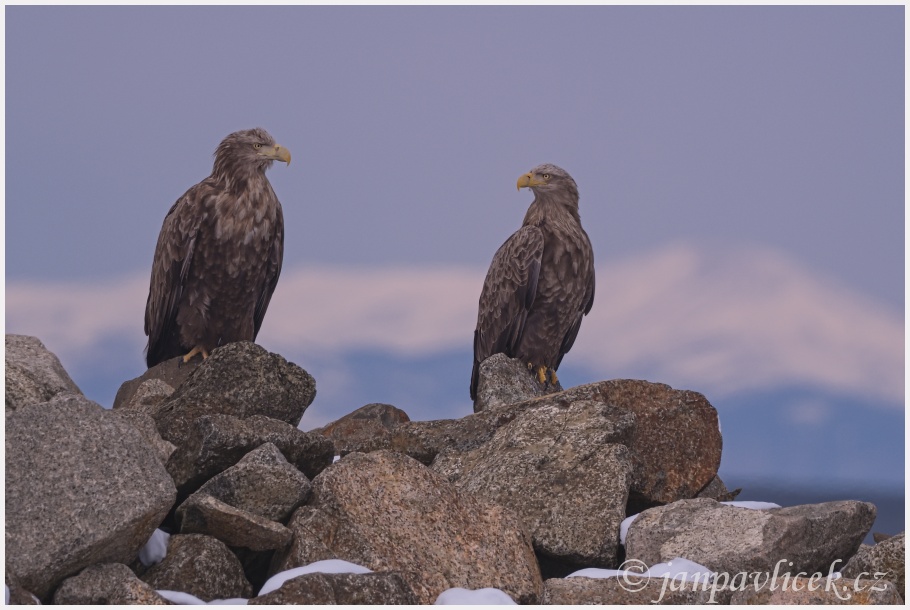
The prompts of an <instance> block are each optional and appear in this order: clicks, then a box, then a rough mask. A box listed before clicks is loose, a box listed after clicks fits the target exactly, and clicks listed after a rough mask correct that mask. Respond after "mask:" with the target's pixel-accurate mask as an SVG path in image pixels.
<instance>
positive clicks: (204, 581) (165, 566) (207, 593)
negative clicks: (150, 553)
mask: <svg viewBox="0 0 910 610" xmlns="http://www.w3.org/2000/svg"><path fill="white" fill-rule="evenodd" d="M142 580H144V581H145V582H147V583H148V584H149V585H151V586H152V587H153V588H154V589H155V590H157V591H181V592H183V593H189V594H191V595H195V596H196V597H198V598H199V599H201V600H203V601H212V600H213V599H231V598H235V597H246V598H249V597H250V595H252V593H253V588H252V586H250V583H249V581H247V579H246V576H245V575H244V573H243V566H241V565H240V561H239V560H238V559H237V557H235V556H234V554H233V553H232V552H231V550H230V549H229V548H228V547H227V546H225V544H224V543H223V542H221V541H220V540H216V539H215V538H212V537H211V536H203V535H201V534H178V535H175V536H171V540H170V544H168V547H167V556H166V557H165V558H164V559H163V560H161V562H160V563H157V564H155V565H154V566H152V567H151V568H150V569H149V570H148V571H147V572H146V573H145V574H144V575H143V576H142Z"/></svg>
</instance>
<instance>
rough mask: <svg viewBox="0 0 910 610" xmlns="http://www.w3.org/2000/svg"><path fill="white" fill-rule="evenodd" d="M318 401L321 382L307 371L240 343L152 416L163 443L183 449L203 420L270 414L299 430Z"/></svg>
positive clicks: (214, 357)
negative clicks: (307, 413)
mask: <svg viewBox="0 0 910 610" xmlns="http://www.w3.org/2000/svg"><path fill="white" fill-rule="evenodd" d="M315 396H316V381H315V380H314V379H313V377H312V376H311V375H310V374H309V373H307V372H306V371H305V370H303V369H302V368H300V367H299V366H297V365H296V364H294V363H292V362H288V361H287V360H285V359H284V358H282V357H281V356H279V355H278V354H272V353H269V352H267V351H266V350H264V349H263V348H261V347H259V346H258V345H256V344H255V343H251V342H249V341H238V342H235V343H228V344H227V345H224V346H222V347H218V348H216V349H214V350H212V353H211V355H210V356H209V357H208V359H206V360H205V361H203V362H202V364H200V365H199V367H198V368H197V369H196V370H195V371H193V373H192V374H191V375H190V376H189V377H187V379H186V380H185V381H184V382H183V383H182V384H180V386H179V387H178V388H177V390H176V391H175V392H174V393H173V394H172V395H171V397H170V398H168V399H167V400H165V401H164V402H162V403H161V404H159V405H158V406H157V407H156V408H155V409H154V410H153V412H150V413H149V414H150V415H151V416H152V417H153V418H154V419H155V423H156V424H157V425H158V431H159V432H161V436H162V438H164V439H165V440H167V441H170V442H172V443H174V444H175V445H177V446H178V447H179V446H180V445H182V444H183V442H184V441H185V440H186V438H187V436H188V435H189V431H190V429H191V426H192V424H193V422H194V421H195V420H196V419H197V418H199V417H202V416H203V415H212V414H224V415H232V416H234V417H238V418H240V419H246V418H248V417H251V416H253V415H265V416H266V417H270V418H272V419H277V420H279V421H283V422H286V423H289V424H291V425H293V426H297V425H298V424H299V423H300V418H301V417H302V416H303V413H304V411H305V410H306V408H307V407H308V406H310V404H311V403H312V402H313V398H315Z"/></svg>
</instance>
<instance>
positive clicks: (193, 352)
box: [183, 345, 209, 364]
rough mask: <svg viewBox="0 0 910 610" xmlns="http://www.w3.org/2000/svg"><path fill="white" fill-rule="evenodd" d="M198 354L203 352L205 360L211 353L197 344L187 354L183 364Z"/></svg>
mask: <svg viewBox="0 0 910 610" xmlns="http://www.w3.org/2000/svg"><path fill="white" fill-rule="evenodd" d="M196 354H202V359H203V360H205V359H206V358H208V357H209V353H208V352H207V351H205V348H204V347H202V346H199V345H197V346H196V347H194V348H193V349H191V350H190V352H189V353H188V354H187V355H186V356H184V357H183V364H186V363H187V362H189V361H190V360H192V358H193V356H195V355H196Z"/></svg>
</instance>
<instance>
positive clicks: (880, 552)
mask: <svg viewBox="0 0 910 610" xmlns="http://www.w3.org/2000/svg"><path fill="white" fill-rule="evenodd" d="M905 557H906V556H905V551H904V532H901V533H900V534H897V535H896V536H891V537H889V538H887V539H886V540H883V541H882V542H879V543H878V544H876V545H874V546H868V545H865V544H864V545H862V546H860V548H859V550H858V551H857V552H856V554H855V555H853V557H851V558H850V561H848V562H847V565H845V566H844V569H843V570H841V572H842V574H843V576H844V578H865V579H872V580H876V579H880V578H881V579H884V580H889V581H891V582H892V583H894V586H896V587H897V590H898V591H899V592H900V593H901V594H903V592H904V591H906V584H907V581H906V577H905V572H904V567H905V566H904V561H905Z"/></svg>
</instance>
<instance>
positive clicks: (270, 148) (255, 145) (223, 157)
mask: <svg viewBox="0 0 910 610" xmlns="http://www.w3.org/2000/svg"><path fill="white" fill-rule="evenodd" d="M273 161H284V162H285V163H287V164H288V165H290V164H291V152H290V151H289V150H288V149H287V148H285V147H284V146H281V145H280V144H276V143H275V139H274V138H273V137H272V136H271V135H269V132H267V131H266V130H265V129H263V128H261V127H256V128H255V129H245V130H243V131H235V132H234V133H232V134H230V135H229V136H227V137H226V138H224V139H223V140H222V141H221V144H219V145H218V148H217V149H216V150H215V172H216V173H220V174H222V175H226V174H232V175H247V174H250V173H254V172H256V171H260V172H264V171H265V170H266V169H268V168H269V167H271V165H272V162H273Z"/></svg>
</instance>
